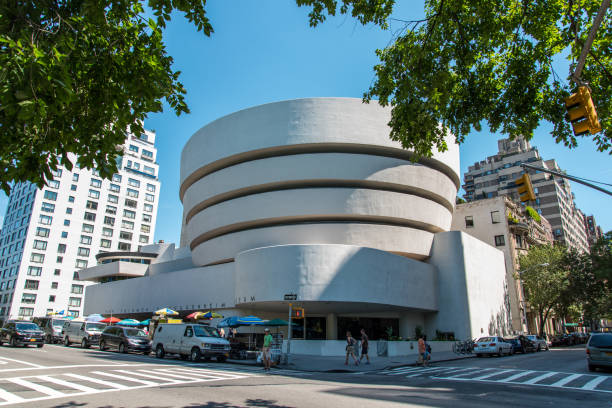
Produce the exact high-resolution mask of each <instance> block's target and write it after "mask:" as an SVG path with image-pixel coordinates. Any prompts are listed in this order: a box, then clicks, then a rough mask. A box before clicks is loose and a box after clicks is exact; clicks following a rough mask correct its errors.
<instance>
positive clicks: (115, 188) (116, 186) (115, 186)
mask: <svg viewBox="0 0 612 408" xmlns="http://www.w3.org/2000/svg"><path fill="white" fill-rule="evenodd" d="M110 191H112V192H113V193H118V192H120V191H121V187H120V186H119V184H111V185H110Z"/></svg>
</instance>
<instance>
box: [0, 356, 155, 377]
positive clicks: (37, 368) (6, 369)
mask: <svg viewBox="0 0 612 408" xmlns="http://www.w3.org/2000/svg"><path fill="white" fill-rule="evenodd" d="M0 358H2V357H0ZM150 365H155V363H140V364H134V363H127V364H82V365H78V364H73V365H65V366H40V367H32V368H30V367H28V368H5V369H2V370H0V373H8V372H13V371H32V370H54V369H65V368H91V367H142V366H150Z"/></svg>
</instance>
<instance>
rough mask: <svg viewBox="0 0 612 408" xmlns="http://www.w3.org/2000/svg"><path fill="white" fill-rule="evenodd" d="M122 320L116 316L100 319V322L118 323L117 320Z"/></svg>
mask: <svg viewBox="0 0 612 408" xmlns="http://www.w3.org/2000/svg"><path fill="white" fill-rule="evenodd" d="M120 321H121V319H117V318H116V317H107V318H106V319H102V320H100V323H110V324H113V323H117V322H120Z"/></svg>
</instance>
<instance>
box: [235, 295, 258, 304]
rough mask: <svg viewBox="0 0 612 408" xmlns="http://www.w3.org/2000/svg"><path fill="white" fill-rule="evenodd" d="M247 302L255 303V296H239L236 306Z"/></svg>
mask: <svg viewBox="0 0 612 408" xmlns="http://www.w3.org/2000/svg"><path fill="white" fill-rule="evenodd" d="M247 302H255V296H238V297H237V298H236V304H238V303H247Z"/></svg>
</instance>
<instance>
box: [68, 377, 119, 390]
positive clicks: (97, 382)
mask: <svg viewBox="0 0 612 408" xmlns="http://www.w3.org/2000/svg"><path fill="white" fill-rule="evenodd" d="M64 375H67V376H70V377H73V378H77V379H79V380H83V381H89V382H92V383H96V384H101V385H106V386H107V387H111V388H115V389H117V390H127V389H128V388H130V387H128V386H125V385H122V384H117V383H114V382H110V381H105V380H100V379H99V378H94V377H87V376H84V375H80V374H72V373H67V374H64Z"/></svg>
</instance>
